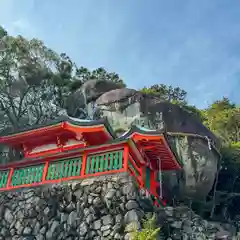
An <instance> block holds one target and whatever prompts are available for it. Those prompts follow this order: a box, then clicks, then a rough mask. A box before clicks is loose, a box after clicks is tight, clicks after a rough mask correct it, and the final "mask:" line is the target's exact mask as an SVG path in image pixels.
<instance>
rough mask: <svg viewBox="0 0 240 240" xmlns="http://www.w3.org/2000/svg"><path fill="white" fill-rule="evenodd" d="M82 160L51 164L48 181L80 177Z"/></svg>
mask: <svg viewBox="0 0 240 240" xmlns="http://www.w3.org/2000/svg"><path fill="white" fill-rule="evenodd" d="M81 168H82V158H81V157H80V158H76V159H66V160H61V161H58V162H53V163H50V164H49V166H48V171H47V176H46V180H58V179H61V178H68V177H75V176H80V173H81Z"/></svg>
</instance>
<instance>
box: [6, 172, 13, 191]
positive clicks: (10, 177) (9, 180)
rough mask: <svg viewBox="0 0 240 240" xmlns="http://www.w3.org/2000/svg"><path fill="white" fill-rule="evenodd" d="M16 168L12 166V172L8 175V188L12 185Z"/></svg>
mask: <svg viewBox="0 0 240 240" xmlns="http://www.w3.org/2000/svg"><path fill="white" fill-rule="evenodd" d="M13 172H14V168H10V172H9V175H8V180H7V185H6V188H7V189H9V188H10V186H11V181H12V176H13Z"/></svg>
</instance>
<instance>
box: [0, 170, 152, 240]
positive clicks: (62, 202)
mask: <svg viewBox="0 0 240 240" xmlns="http://www.w3.org/2000/svg"><path fill="white" fill-rule="evenodd" d="M138 193H139V191H138V189H137V187H136V184H135V182H134V180H133V179H132V178H131V177H129V176H128V175H126V174H122V175H115V176H110V177H105V178H98V179H97V180H96V179H92V180H91V179H89V180H85V181H82V182H79V181H78V182H72V183H68V184H65V185H61V184H59V185H52V186H48V187H46V186H43V187H41V188H32V189H27V190H21V191H18V192H6V193H1V194H0V239H6V240H10V239H13V240H16V239H24V240H27V239H29V240H30V239H37V240H44V239H46V240H53V239H64V240H71V239H74V240H75V239H79V240H80V239H94V240H97V239H99V240H100V239H124V237H125V238H128V236H129V234H127V233H124V228H125V225H126V224H128V223H130V222H132V221H137V222H139V220H140V219H141V218H142V217H143V215H144V211H145V209H146V207H147V206H150V208H151V203H148V204H146V206H145V207H144V205H143V204H144V199H143V198H142V200H141V199H140V198H141V197H140V196H139V194H138ZM149 201H150V200H149ZM139 225H140V223H139ZM125 235H126V236H125Z"/></svg>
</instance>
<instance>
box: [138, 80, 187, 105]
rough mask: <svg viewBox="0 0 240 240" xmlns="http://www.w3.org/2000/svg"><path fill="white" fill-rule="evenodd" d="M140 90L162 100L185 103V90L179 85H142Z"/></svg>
mask: <svg viewBox="0 0 240 240" xmlns="http://www.w3.org/2000/svg"><path fill="white" fill-rule="evenodd" d="M141 92H143V93H146V94H152V95H155V96H156V97H159V98H160V99H161V100H164V101H170V102H173V103H178V104H186V96H187V92H186V91H184V90H183V89H181V88H179V87H172V86H167V85H165V84H155V85H152V86H151V87H149V88H147V87H144V88H143V89H141Z"/></svg>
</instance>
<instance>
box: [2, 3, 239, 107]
mask: <svg viewBox="0 0 240 240" xmlns="http://www.w3.org/2000/svg"><path fill="white" fill-rule="evenodd" d="M0 11H1V14H0V25H3V26H4V27H5V28H6V29H7V30H8V32H9V33H10V34H14V35H15V34H22V35H24V36H26V37H28V38H31V37H36V38H39V39H41V40H43V41H44V42H45V44H46V45H47V46H49V47H51V48H53V49H54V50H56V51H57V52H66V53H67V54H68V55H69V56H70V57H71V58H72V59H73V60H74V61H75V62H76V63H77V65H79V66H81V65H82V66H85V67H88V68H90V69H93V68H97V67H105V68H106V69H107V70H108V71H114V72H117V73H118V74H119V75H120V76H121V77H122V78H123V79H124V80H125V82H126V83H127V85H128V86H129V87H131V88H137V89H138V88H140V87H144V86H150V85H151V84H156V83H164V84H172V85H173V86H180V87H181V88H183V89H185V90H186V91H187V92H188V100H189V101H190V103H192V104H195V105H196V106H198V107H206V106H207V105H208V104H209V103H211V102H212V101H213V100H216V99H219V98H221V97H222V96H226V97H229V98H230V99H231V100H233V101H235V102H237V103H240V94H239V92H240V1H239V0H231V1H230V0H165V1H163V0H151V1H146V0H68V1H66V0H21V1H20V0H0Z"/></svg>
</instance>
